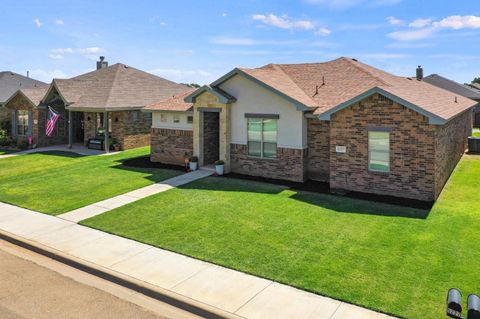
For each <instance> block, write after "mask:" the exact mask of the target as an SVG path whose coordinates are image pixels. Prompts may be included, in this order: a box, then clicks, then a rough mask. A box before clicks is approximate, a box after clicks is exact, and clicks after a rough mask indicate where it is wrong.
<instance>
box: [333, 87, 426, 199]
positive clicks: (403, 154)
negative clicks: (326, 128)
mask: <svg viewBox="0 0 480 319" xmlns="http://www.w3.org/2000/svg"><path fill="white" fill-rule="evenodd" d="M368 126H376V127H383V128H389V129H391V133H390V172H389V173H379V172H371V171H369V170H368V130H367V128H368ZM435 130H436V127H435V126H434V125H430V124H429V123H428V118H426V117H424V116H422V115H420V114H418V113H416V112H415V111H412V110H410V109H407V108H405V107H403V106H401V105H399V104H397V103H394V102H393V101H391V100H388V99H385V98H382V97H380V96H379V95H378V94H376V95H374V96H372V97H369V98H366V99H365V100H363V101H361V102H359V103H356V104H354V105H352V106H350V107H348V108H346V109H343V110H341V111H339V112H337V113H335V114H334V115H332V118H331V121H330V188H331V189H332V190H352V191H359V192H366V193H375V194H382V195H392V196H398V197H406V198H413V199H419V200H426V201H431V200H434V199H435V189H434V185H435V164H434V162H435ZM337 145H339V146H346V148H347V152H346V153H345V154H340V153H336V151H335V146H337Z"/></svg>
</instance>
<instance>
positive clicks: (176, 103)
mask: <svg viewBox="0 0 480 319" xmlns="http://www.w3.org/2000/svg"><path fill="white" fill-rule="evenodd" d="M194 91H195V89H193V88H188V89H187V90H186V91H185V92H183V93H180V94H177V95H174V96H172V97H170V98H168V99H165V100H162V101H160V102H156V103H153V104H149V105H147V106H145V107H144V108H143V110H144V111H181V112H186V111H191V110H192V107H193V103H188V102H185V97H187V96H188V95H190V94H191V93H192V92H194Z"/></svg>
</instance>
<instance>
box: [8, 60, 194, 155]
mask: <svg viewBox="0 0 480 319" xmlns="http://www.w3.org/2000/svg"><path fill="white" fill-rule="evenodd" d="M187 88H188V87H187V86H185V85H181V84H177V83H175V82H172V81H169V80H166V79H163V78H161V77H158V76H155V75H153V74H149V73H146V72H143V71H140V70H137V69H135V68H132V67H130V66H127V65H124V64H121V63H117V64H114V65H112V66H110V67H109V66H108V63H107V62H106V61H104V59H103V57H101V59H100V61H99V62H97V70H95V71H92V72H89V73H86V74H82V75H79V76H76V77H73V78H70V79H54V80H53V81H52V83H51V84H50V85H49V86H46V87H45V86H44V87H39V88H34V89H20V90H18V91H17V92H15V93H14V94H13V95H12V96H11V97H10V98H9V99H8V101H6V103H5V107H6V108H8V109H10V110H11V112H12V119H13V122H12V135H13V136H12V137H13V138H14V139H16V140H17V141H22V140H28V139H31V140H32V144H33V145H35V146H37V147H40V146H47V145H57V144H70V145H71V144H72V143H85V144H86V143H87V142H88V140H89V139H91V138H94V137H96V136H97V135H98V134H97V132H98V131H99V130H102V129H103V130H105V131H108V132H109V134H104V137H103V138H104V139H105V141H104V146H105V150H106V151H108V145H109V142H111V141H112V140H114V141H116V142H117V143H118V144H119V145H120V146H121V148H122V149H129V148H134V147H140V146H147V145H149V144H150V127H151V116H150V114H146V113H142V112H140V110H141V109H142V108H143V107H144V106H145V105H148V104H150V103H153V102H154V101H158V100H162V99H166V98H168V97H170V96H172V95H175V94H177V93H179V92H183V91H185V90H186V89H187ZM48 107H51V108H52V109H53V110H55V111H56V112H58V113H59V114H60V118H59V120H58V122H57V125H56V128H55V130H54V132H53V136H50V137H47V136H46V134H45V126H46V122H47V115H48Z"/></svg>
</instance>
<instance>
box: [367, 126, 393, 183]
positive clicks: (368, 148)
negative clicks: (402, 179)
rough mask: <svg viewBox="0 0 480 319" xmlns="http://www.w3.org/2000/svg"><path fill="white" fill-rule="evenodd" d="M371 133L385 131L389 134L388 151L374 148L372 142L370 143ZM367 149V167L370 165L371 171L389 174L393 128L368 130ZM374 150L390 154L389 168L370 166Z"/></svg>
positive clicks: (369, 169) (389, 159)
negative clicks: (381, 168)
mask: <svg viewBox="0 0 480 319" xmlns="http://www.w3.org/2000/svg"><path fill="white" fill-rule="evenodd" d="M370 133H384V134H387V136H388V151H385V150H377V149H372V148H371V145H370V144H371V143H370ZM367 151H368V163H367V167H368V171H369V172H373V173H383V174H389V173H390V172H391V163H390V161H391V156H390V153H391V130H388V129H369V130H368V131H367ZM372 152H379V153H386V154H387V155H388V160H387V161H386V163H387V164H388V166H387V170H380V169H375V168H371V167H370V165H371V160H372V155H371V153H372Z"/></svg>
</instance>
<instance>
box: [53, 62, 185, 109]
mask: <svg viewBox="0 0 480 319" xmlns="http://www.w3.org/2000/svg"><path fill="white" fill-rule="evenodd" d="M54 83H55V85H56V86H57V88H58V91H59V93H60V94H61V95H62V97H63V98H64V99H65V100H66V102H67V103H68V104H70V105H69V108H71V109H76V108H77V109H79V108H88V109H96V108H98V109H112V110H113V109H129V108H141V107H144V106H145V105H148V104H151V103H154V102H156V101H160V100H164V99H166V98H168V97H171V96H173V95H175V94H178V93H180V92H183V91H185V89H186V88H187V86H185V85H182V84H178V83H175V82H172V81H169V80H166V79H163V78H161V77H158V76H155V75H153V74H149V73H147V72H143V71H140V70H137V69H135V68H132V67H129V66H127V65H124V64H121V63H117V64H114V65H112V66H110V67H108V68H105V69H100V70H96V71H93V72H89V73H86V74H82V75H79V76H77V77H74V78H71V79H67V80H59V79H55V80H54Z"/></svg>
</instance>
